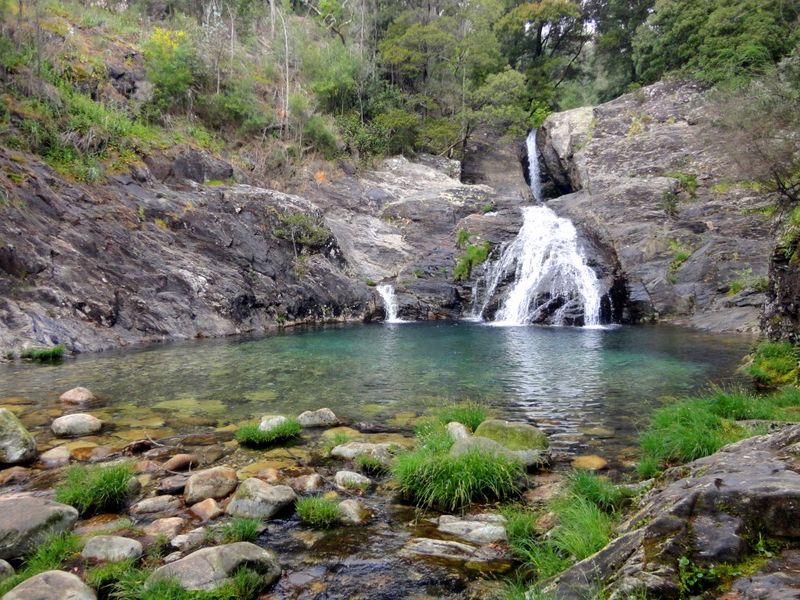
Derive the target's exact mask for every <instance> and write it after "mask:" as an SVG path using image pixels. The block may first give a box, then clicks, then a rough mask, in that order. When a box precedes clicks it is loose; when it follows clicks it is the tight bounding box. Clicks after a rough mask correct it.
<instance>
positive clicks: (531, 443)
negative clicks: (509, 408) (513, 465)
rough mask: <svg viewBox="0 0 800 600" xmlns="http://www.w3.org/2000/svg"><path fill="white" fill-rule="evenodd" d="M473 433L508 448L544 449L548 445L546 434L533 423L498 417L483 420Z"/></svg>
mask: <svg viewBox="0 0 800 600" xmlns="http://www.w3.org/2000/svg"><path fill="white" fill-rule="evenodd" d="M475 435H476V436H480V437H485V438H489V439H490V440H494V441H495V442H497V443H498V444H501V445H502V446H505V447H506V448H508V449H509V450H546V449H547V448H548V447H549V446H550V444H549V443H548V441H547V435H546V434H545V433H544V432H543V431H542V430H540V429H537V428H536V427H534V426H533V425H528V424H527V423H515V422H513V421H501V420H500V419H489V420H488V421H484V422H483V423H481V424H480V425H479V426H478V428H477V429H476V430H475Z"/></svg>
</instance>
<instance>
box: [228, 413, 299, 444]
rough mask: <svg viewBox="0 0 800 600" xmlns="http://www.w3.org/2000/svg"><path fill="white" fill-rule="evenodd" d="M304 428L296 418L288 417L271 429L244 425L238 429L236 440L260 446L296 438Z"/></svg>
mask: <svg viewBox="0 0 800 600" xmlns="http://www.w3.org/2000/svg"><path fill="white" fill-rule="evenodd" d="M302 430H303V428H302V427H301V426H300V423H298V422H297V420H295V419H287V420H286V421H284V422H283V423H281V424H279V425H277V426H276V427H273V428H272V429H270V430H269V431H262V430H261V429H259V426H258V425H242V426H241V427H239V428H238V429H237V430H236V441H237V442H239V443H240V444H241V445H242V446H250V447H252V448H259V447H262V446H269V445H272V444H276V443H278V442H283V441H286V440H290V439H292V438H295V437H297V436H299V435H300V432H301V431H302Z"/></svg>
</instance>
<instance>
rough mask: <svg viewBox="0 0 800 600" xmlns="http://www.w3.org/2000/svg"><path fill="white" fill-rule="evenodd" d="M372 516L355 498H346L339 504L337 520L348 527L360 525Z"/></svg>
mask: <svg viewBox="0 0 800 600" xmlns="http://www.w3.org/2000/svg"><path fill="white" fill-rule="evenodd" d="M371 516H372V513H370V511H369V509H368V508H367V507H366V505H365V504H364V503H363V502H361V500H358V499H356V498H348V499H347V500H343V501H342V502H340V503H339V520H340V521H341V522H342V523H348V524H350V525H361V524H362V523H364V522H366V521H368V520H369V518H370V517H371Z"/></svg>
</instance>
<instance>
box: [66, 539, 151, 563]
mask: <svg viewBox="0 0 800 600" xmlns="http://www.w3.org/2000/svg"><path fill="white" fill-rule="evenodd" d="M141 555H142V543H141V542H138V541H136V540H132V539H130V538H126V537H120V536H117V535H98V536H95V537H93V538H91V539H90V540H89V541H88V542H86V545H85V546H84V547H83V550H82V551H81V556H82V557H83V558H85V559H87V560H96V561H101V562H119V561H121V560H128V559H136V558H139V557H140V556H141Z"/></svg>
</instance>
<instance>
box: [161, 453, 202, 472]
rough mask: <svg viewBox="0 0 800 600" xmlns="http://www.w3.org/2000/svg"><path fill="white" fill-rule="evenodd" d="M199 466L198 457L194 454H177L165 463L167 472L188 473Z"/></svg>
mask: <svg viewBox="0 0 800 600" xmlns="http://www.w3.org/2000/svg"><path fill="white" fill-rule="evenodd" d="M196 466H197V457H196V456H195V455H194V454H176V455H175V456H173V457H172V458H170V459H169V460H168V461H167V462H165V463H164V465H163V467H164V470H166V471H188V470H189V469H191V468H192V467H196Z"/></svg>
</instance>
